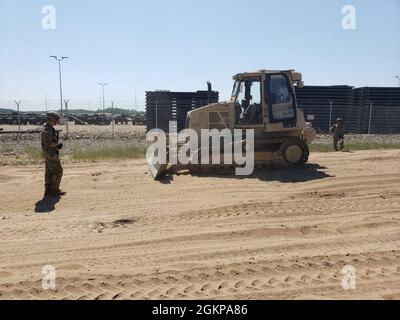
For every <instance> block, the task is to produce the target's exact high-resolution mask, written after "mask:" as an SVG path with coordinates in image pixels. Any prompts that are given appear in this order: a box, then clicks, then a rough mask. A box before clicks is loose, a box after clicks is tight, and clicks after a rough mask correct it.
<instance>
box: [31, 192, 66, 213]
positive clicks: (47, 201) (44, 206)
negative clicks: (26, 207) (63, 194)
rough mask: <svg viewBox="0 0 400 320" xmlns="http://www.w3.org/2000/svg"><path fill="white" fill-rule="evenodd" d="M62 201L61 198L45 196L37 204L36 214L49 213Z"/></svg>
mask: <svg viewBox="0 0 400 320" xmlns="http://www.w3.org/2000/svg"><path fill="white" fill-rule="evenodd" d="M59 201H60V196H45V197H43V199H41V200H39V201H38V202H36V204H35V212H36V213H48V212H52V211H54V210H55V207H56V204H57V203H58V202H59Z"/></svg>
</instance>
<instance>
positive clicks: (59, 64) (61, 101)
mask: <svg viewBox="0 0 400 320" xmlns="http://www.w3.org/2000/svg"><path fill="white" fill-rule="evenodd" d="M50 58H54V59H56V60H57V61H58V75H59V77H60V106H61V114H62V111H63V98H62V82H61V61H63V60H64V59H69V58H68V57H61V58H59V57H57V56H50Z"/></svg>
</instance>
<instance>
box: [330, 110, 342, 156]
mask: <svg viewBox="0 0 400 320" xmlns="http://www.w3.org/2000/svg"><path fill="white" fill-rule="evenodd" d="M329 132H330V134H332V135H333V146H334V148H335V150H336V151H339V150H343V149H344V134H345V132H346V129H345V127H344V121H343V119H342V118H338V119H337V120H336V122H335V124H334V125H333V126H332V127H331V128H330V131H329ZM339 141H340V146H338V143H339ZM339 147H340V149H339Z"/></svg>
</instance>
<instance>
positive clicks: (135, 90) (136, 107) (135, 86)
mask: <svg viewBox="0 0 400 320" xmlns="http://www.w3.org/2000/svg"><path fill="white" fill-rule="evenodd" d="M136 112H137V95H136V86H135V114H136Z"/></svg>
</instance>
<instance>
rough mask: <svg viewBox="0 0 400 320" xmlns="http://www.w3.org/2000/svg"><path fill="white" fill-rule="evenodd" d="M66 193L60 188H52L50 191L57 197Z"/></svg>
mask: <svg viewBox="0 0 400 320" xmlns="http://www.w3.org/2000/svg"><path fill="white" fill-rule="evenodd" d="M66 194H67V193H66V192H65V191H62V190H60V189H56V190H53V191H52V193H51V195H53V196H58V197H60V196H65V195H66Z"/></svg>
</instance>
